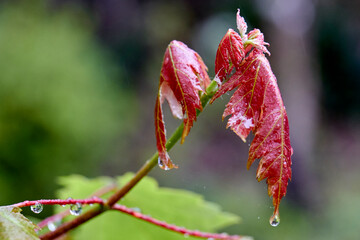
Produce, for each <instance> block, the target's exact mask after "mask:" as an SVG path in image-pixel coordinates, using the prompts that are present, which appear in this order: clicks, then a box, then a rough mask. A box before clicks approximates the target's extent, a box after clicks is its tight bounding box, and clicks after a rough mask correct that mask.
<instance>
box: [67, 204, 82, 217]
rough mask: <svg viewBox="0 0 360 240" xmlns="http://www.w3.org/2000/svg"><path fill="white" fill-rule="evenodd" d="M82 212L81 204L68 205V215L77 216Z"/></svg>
mask: <svg viewBox="0 0 360 240" xmlns="http://www.w3.org/2000/svg"><path fill="white" fill-rule="evenodd" d="M81 211H82V205H81V203H75V204H71V205H70V213H71V215H74V216H79V215H80V214H81Z"/></svg>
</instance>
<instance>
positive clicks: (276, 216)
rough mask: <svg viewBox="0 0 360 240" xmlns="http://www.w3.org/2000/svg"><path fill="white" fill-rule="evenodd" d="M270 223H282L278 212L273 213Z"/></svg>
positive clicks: (274, 225) (275, 225)
mask: <svg viewBox="0 0 360 240" xmlns="http://www.w3.org/2000/svg"><path fill="white" fill-rule="evenodd" d="M269 222H270V225H271V226H273V227H277V226H278V225H279V223H280V216H279V214H278V213H276V214H273V215H272V216H271V218H270V220H269Z"/></svg>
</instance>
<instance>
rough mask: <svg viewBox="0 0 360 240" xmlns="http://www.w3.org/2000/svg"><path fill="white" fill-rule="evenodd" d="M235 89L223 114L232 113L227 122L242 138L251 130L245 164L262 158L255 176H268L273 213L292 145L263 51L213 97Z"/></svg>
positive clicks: (286, 175)
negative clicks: (250, 140) (251, 139)
mask: <svg viewBox="0 0 360 240" xmlns="http://www.w3.org/2000/svg"><path fill="white" fill-rule="evenodd" d="M234 88H237V90H236V91H235V92H234V94H233V96H232V97H231V99H230V102H229V103H228V104H227V106H226V109H225V111H224V114H223V118H224V117H226V116H228V115H231V117H230V118H229V120H228V124H227V126H228V127H230V128H231V129H232V130H233V131H234V132H235V133H236V134H237V135H239V136H240V138H241V139H242V140H243V141H245V139H246V137H247V136H248V135H249V133H250V131H253V133H254V134H255V138H254V140H253V141H252V143H251V146H250V150H249V158H248V164H247V167H248V168H249V167H250V166H251V164H252V163H253V162H254V160H255V159H261V160H260V164H259V167H258V170H257V175H256V178H257V179H258V180H259V181H261V180H263V179H265V178H267V184H268V193H269V196H272V197H273V205H274V207H275V209H274V214H277V213H278V210H279V204H280V200H281V198H282V197H283V196H285V194H286V188H287V185H288V180H289V179H290V178H291V158H290V157H291V154H292V148H291V145H290V138H289V124H288V118H287V114H286V111H285V107H284V104H283V101H282V99H281V95H280V90H279V88H278V86H277V83H276V78H275V76H274V74H273V73H272V70H271V67H270V64H269V62H268V60H267V59H266V57H265V56H264V55H263V54H256V55H254V56H253V57H252V58H247V59H246V62H245V63H244V64H243V65H242V66H241V67H240V69H239V71H237V72H236V73H235V74H234V75H233V76H232V77H231V78H230V79H229V81H227V82H225V83H224V84H223V85H222V86H221V88H220V89H219V91H218V92H217V94H216V95H215V96H214V98H213V99H215V98H218V97H219V96H221V95H222V94H224V93H225V92H228V91H231V90H233V89H234Z"/></svg>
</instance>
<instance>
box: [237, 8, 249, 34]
mask: <svg viewBox="0 0 360 240" xmlns="http://www.w3.org/2000/svg"><path fill="white" fill-rule="evenodd" d="M236 25H237V28H238V30H239V33H240V36H241V38H242V39H243V40H246V39H244V38H246V32H247V24H246V22H245V19H244V18H243V17H241V16H240V9H238V11H237V13H236Z"/></svg>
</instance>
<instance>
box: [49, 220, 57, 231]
mask: <svg viewBox="0 0 360 240" xmlns="http://www.w3.org/2000/svg"><path fill="white" fill-rule="evenodd" d="M47 227H48V229H49V230H50V231H51V232H53V231H55V230H56V228H57V226H56V225H55V223H53V222H48V224H47Z"/></svg>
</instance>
